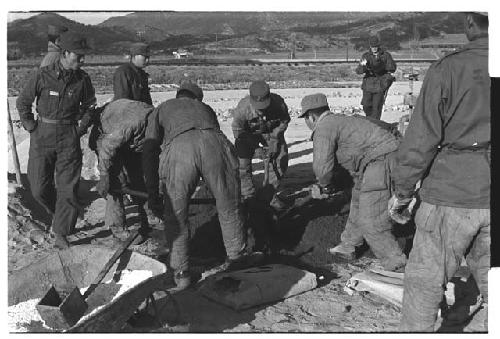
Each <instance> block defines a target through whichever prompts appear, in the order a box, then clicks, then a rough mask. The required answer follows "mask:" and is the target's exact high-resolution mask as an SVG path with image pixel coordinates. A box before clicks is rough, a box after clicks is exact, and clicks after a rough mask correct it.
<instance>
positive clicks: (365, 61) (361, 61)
mask: <svg viewBox="0 0 500 339" xmlns="http://www.w3.org/2000/svg"><path fill="white" fill-rule="evenodd" d="M367 62H368V61H367V60H366V59H361V60H360V61H359V64H360V65H361V66H366V64H367Z"/></svg>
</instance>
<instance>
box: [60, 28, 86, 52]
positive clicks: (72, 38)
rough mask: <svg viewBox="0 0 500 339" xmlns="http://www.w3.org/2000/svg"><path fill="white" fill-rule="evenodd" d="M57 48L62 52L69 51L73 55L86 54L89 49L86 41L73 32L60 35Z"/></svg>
mask: <svg viewBox="0 0 500 339" xmlns="http://www.w3.org/2000/svg"><path fill="white" fill-rule="evenodd" d="M59 46H60V47H61V49H62V50H66V51H70V52H73V53H75V54H86V53H88V52H89V51H90V50H91V48H90V47H89V45H88V44H87V39H86V38H85V37H84V36H83V35H81V34H78V33H75V32H66V33H64V34H62V35H61V40H60V41H59Z"/></svg>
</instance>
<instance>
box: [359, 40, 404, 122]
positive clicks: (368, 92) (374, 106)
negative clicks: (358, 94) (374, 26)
mask: <svg viewBox="0 0 500 339" xmlns="http://www.w3.org/2000/svg"><path fill="white" fill-rule="evenodd" d="M369 43H370V50H369V51H368V52H366V53H365V54H363V56H362V57H361V61H360V62H359V65H358V67H356V73H357V74H364V75H365V76H364V78H363V83H362V85H361V89H362V90H363V99H361V105H363V111H365V114H366V116H367V117H371V118H374V119H380V116H381V115H382V107H383V106H384V102H385V98H386V95H387V91H388V90H389V87H391V85H392V83H393V82H394V77H393V76H392V74H390V73H394V72H395V71H396V63H395V62H394V60H393V59H392V56H391V54H390V53H389V52H387V51H385V50H384V49H382V48H381V47H380V40H379V39H378V37H376V36H371V37H370V39H369Z"/></svg>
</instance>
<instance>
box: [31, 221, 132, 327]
mask: <svg viewBox="0 0 500 339" xmlns="http://www.w3.org/2000/svg"><path fill="white" fill-rule="evenodd" d="M138 235H139V231H138V230H135V231H133V232H132V234H130V236H129V237H128V238H127V239H126V240H125V242H123V243H122V244H121V245H120V246H119V247H118V249H117V250H116V251H115V253H114V254H113V256H112V257H111V258H110V259H109V260H108V262H107V263H106V265H104V267H103V269H102V270H101V271H100V272H99V274H98V275H97V277H96V278H95V279H94V281H93V282H92V284H90V286H89V287H88V288H87V290H86V291H85V293H84V294H83V295H82V294H81V293H80V290H79V289H78V287H76V286H65V287H63V288H60V289H56V287H54V286H52V287H51V288H50V289H49V291H48V292H47V293H46V294H45V296H44V297H43V298H42V299H41V300H40V302H39V303H38V304H37V305H36V309H37V310H38V313H40V316H41V318H42V319H43V320H44V321H45V323H46V324H47V325H48V326H50V327H52V328H54V329H59V330H65V329H68V328H70V327H72V326H73V325H75V324H76V323H77V322H78V320H80V318H81V317H82V316H83V314H84V313H85V311H86V310H87V308H88V304H87V302H86V301H85V300H86V299H87V298H88V297H89V295H90V294H91V293H92V292H93V291H94V290H95V289H96V288H97V286H98V285H99V283H100V282H101V281H102V279H104V277H105V276H106V274H107V273H108V272H109V270H110V269H111V267H112V266H113V265H114V263H115V262H116V261H117V260H118V258H120V256H121V255H122V254H123V252H124V251H125V250H126V249H127V248H128V247H129V246H130V244H131V243H132V242H133V241H134V239H135V238H136V237H137V236H138ZM63 269H64V268H63Z"/></svg>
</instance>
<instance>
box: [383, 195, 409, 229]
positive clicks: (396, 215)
mask: <svg viewBox="0 0 500 339" xmlns="http://www.w3.org/2000/svg"><path fill="white" fill-rule="evenodd" d="M411 200H412V198H411V197H410V198H398V197H397V196H395V195H393V196H392V198H391V199H389V204H388V208H389V216H390V217H391V219H392V220H394V221H395V222H397V223H398V224H403V225H404V224H406V223H407V222H408V221H410V219H411V214H410V211H409V210H408V206H409V205H410V202H411Z"/></svg>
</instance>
